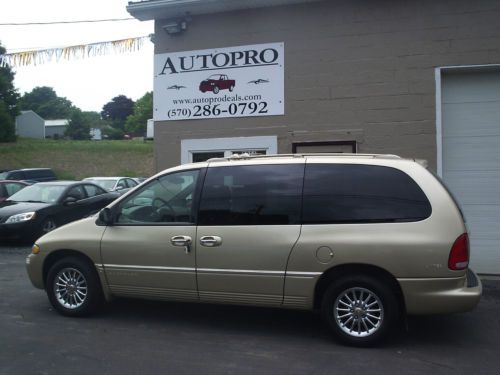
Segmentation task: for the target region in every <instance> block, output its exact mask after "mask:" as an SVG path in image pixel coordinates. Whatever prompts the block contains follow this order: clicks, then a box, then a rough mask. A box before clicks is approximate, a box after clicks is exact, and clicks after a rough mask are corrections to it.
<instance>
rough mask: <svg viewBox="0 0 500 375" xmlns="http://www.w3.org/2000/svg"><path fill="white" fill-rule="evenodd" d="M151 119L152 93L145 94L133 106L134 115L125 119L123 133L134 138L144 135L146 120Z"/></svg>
mask: <svg viewBox="0 0 500 375" xmlns="http://www.w3.org/2000/svg"><path fill="white" fill-rule="evenodd" d="M152 117H153V92H152V91H150V92H147V93H146V94H144V96H143V97H142V98H140V99H138V100H137V101H136V102H135V104H134V113H133V114H131V115H130V116H128V117H127V121H126V122H125V131H126V132H127V133H130V134H132V135H135V136H143V135H145V133H146V124H147V121H148V119H150V118H152Z"/></svg>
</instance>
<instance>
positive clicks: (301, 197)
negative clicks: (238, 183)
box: [197, 161, 307, 227]
mask: <svg viewBox="0 0 500 375" xmlns="http://www.w3.org/2000/svg"><path fill="white" fill-rule="evenodd" d="M306 165H307V163H306V162H305V161H304V162H296V163H276V164H268V163H265V164H242V165H224V166H214V167H211V168H214V169H215V168H238V167H246V166H253V167H256V166H257V167H258V166H274V167H286V166H299V167H300V168H301V173H300V176H299V184H300V185H299V186H298V194H297V199H298V200H299V202H298V203H297V205H298V219H297V222H296V223H286V224H285V223H279V224H267V223H266V224H255V223H251V224H241V223H239V224H235V223H229V224H201V225H200V223H199V220H198V218H199V214H200V206H201V198H202V196H201V195H200V198H199V199H200V200H199V204H198V208H197V209H198V212H197V226H202V227H212V226H214V227H219V226H220V227H229V226H238V227H239V226H242V227H248V226H263V227H264V226H282V225H287V226H288V225H302V212H303V200H304V175H305V168H306ZM208 170H209V169H208V168H207V172H206V173H205V177H204V181H203V188H202V191H201V192H200V193H201V194H202V193H203V190H204V189H205V181H206V176H207V174H208ZM289 217H290V216H289Z"/></svg>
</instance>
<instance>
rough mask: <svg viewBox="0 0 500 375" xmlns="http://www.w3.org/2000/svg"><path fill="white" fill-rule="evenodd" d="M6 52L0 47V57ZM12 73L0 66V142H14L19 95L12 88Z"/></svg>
mask: <svg viewBox="0 0 500 375" xmlns="http://www.w3.org/2000/svg"><path fill="white" fill-rule="evenodd" d="M5 52H6V50H5V48H4V47H2V45H0V55H3V54H5ZM13 81H14V73H13V72H12V70H11V69H10V67H9V66H0V142H13V141H15V140H16V130H15V118H16V116H17V114H18V108H17V101H18V99H19V94H18V93H17V91H16V89H15V88H14V84H13Z"/></svg>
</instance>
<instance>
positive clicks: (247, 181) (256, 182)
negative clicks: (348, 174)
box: [199, 164, 304, 226]
mask: <svg viewBox="0 0 500 375" xmlns="http://www.w3.org/2000/svg"><path fill="white" fill-rule="evenodd" d="M303 174H304V165H303V164H289V165H245V166H235V167H213V168H208V171H207V175H206V178H205V183H204V185H203V192H202V197H201V202H200V210H199V225H205V226H208V225H287V224H300V208H301V194H302V180H303Z"/></svg>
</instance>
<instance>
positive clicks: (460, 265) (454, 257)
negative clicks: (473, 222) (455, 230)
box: [448, 233, 469, 271]
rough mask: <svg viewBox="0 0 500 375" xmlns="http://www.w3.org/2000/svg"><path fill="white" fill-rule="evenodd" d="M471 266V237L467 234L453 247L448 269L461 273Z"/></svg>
mask: <svg viewBox="0 0 500 375" xmlns="http://www.w3.org/2000/svg"><path fill="white" fill-rule="evenodd" d="M468 265H469V236H468V235H467V233H464V234H462V235H460V236H459V237H458V238H457V239H456V240H455V242H454V243H453V246H452V247H451V251H450V257H449V258H448V268H449V269H450V270H454V271H460V270H464V269H466V268H467V266H468Z"/></svg>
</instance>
